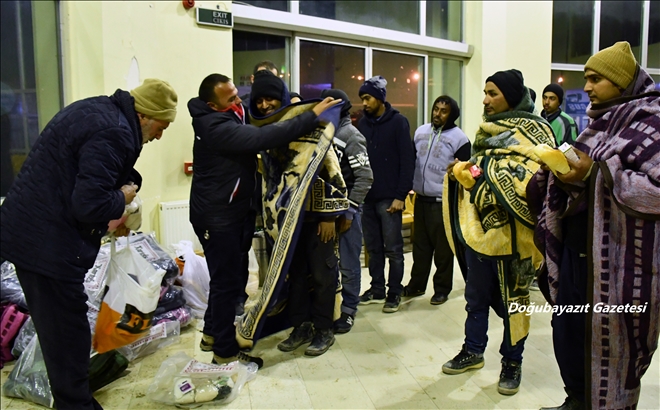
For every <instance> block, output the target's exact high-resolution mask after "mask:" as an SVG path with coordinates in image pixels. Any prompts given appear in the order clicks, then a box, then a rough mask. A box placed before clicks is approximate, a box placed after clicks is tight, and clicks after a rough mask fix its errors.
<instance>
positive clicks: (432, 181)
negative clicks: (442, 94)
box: [413, 98, 471, 202]
mask: <svg viewBox="0 0 660 410" xmlns="http://www.w3.org/2000/svg"><path fill="white" fill-rule="evenodd" d="M437 102H438V100H437V99H436V101H435V102H434V103H433V106H434V107H435V104H437ZM449 106H450V108H451V111H450V113H449V117H448V118H447V122H446V123H445V124H444V125H443V126H442V128H440V129H434V128H433V124H432V123H429V124H424V125H422V126H421V127H419V128H417V131H415V136H414V138H413V142H414V144H415V153H416V159H415V175H414V179H413V190H414V191H415V192H416V193H417V194H418V195H422V196H424V197H429V198H432V199H431V200H435V201H437V202H440V201H442V191H443V181H444V178H445V174H446V173H447V166H448V165H449V164H450V163H451V162H452V161H453V160H454V158H458V159H459V160H460V161H467V160H468V159H470V148H471V144H470V141H469V140H468V137H467V136H466V135H465V133H464V132H463V131H462V130H461V129H460V128H458V127H457V126H456V124H455V121H456V120H457V119H458V117H459V116H460V115H461V111H460V108H459V107H458V103H456V101H454V99H453V98H449ZM418 198H419V197H418Z"/></svg>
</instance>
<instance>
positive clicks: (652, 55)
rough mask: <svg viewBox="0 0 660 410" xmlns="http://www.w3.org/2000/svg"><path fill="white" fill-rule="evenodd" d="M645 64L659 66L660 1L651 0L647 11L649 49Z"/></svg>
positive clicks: (653, 66)
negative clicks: (648, 11)
mask: <svg viewBox="0 0 660 410" xmlns="http://www.w3.org/2000/svg"><path fill="white" fill-rule="evenodd" d="M646 66H647V67H652V68H660V1H652V2H651V10H650V13H649V51H648V54H647V64H646ZM656 83H657V81H656Z"/></svg>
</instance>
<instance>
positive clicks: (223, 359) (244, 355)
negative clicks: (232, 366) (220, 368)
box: [211, 352, 264, 369]
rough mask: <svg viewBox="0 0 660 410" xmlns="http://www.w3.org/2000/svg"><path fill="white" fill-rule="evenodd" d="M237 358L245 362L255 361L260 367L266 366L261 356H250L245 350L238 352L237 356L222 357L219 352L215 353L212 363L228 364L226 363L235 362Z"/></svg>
mask: <svg viewBox="0 0 660 410" xmlns="http://www.w3.org/2000/svg"><path fill="white" fill-rule="evenodd" d="M237 360H238V361H239V362H241V363H243V364H248V363H254V364H256V365H257V367H258V368H259V369H261V368H262V367H263V366H264V360H263V359H262V358H261V357H256V356H250V355H248V354H247V353H245V352H238V354H237V355H236V356H231V357H220V356H218V355H217V354H213V360H211V363H213V364H226V363H231V362H235V361H237Z"/></svg>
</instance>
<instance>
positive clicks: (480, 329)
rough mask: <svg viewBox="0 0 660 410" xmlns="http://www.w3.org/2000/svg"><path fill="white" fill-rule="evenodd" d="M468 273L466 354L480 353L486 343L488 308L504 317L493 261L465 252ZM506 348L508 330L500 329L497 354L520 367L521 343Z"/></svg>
mask: <svg viewBox="0 0 660 410" xmlns="http://www.w3.org/2000/svg"><path fill="white" fill-rule="evenodd" d="M465 259H466V262H467V267H468V273H467V281H466V283H465V300H466V302H467V304H466V306H465V310H466V311H467V313H468V315H467V319H466V320H465V345H466V346H467V350H468V351H469V352H470V353H483V352H485V351H486V344H487V343H488V313H489V310H490V308H491V307H492V308H493V310H494V311H495V313H497V316H499V317H501V318H503V317H504V315H506V314H507V310H506V308H505V307H504V302H503V301H502V296H501V293H500V280H499V277H498V274H497V261H494V260H490V259H481V258H480V257H478V256H477V254H476V253H474V252H473V251H472V250H471V249H469V248H466V249H465ZM526 339H527V337H525V338H524V339H522V340H520V341H519V342H518V344H516V345H515V346H513V347H509V344H510V343H509V329H508V326H506V322H505V326H504V336H503V338H502V343H501V344H500V354H501V355H502V357H504V358H505V359H507V360H515V361H517V362H519V363H522V353H523V350H524V348H525V340H526Z"/></svg>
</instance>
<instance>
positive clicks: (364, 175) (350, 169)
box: [335, 116, 374, 210]
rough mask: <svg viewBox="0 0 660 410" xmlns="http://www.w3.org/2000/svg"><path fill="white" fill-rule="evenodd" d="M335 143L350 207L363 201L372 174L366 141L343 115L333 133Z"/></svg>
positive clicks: (369, 185) (355, 206)
mask: <svg viewBox="0 0 660 410" xmlns="http://www.w3.org/2000/svg"><path fill="white" fill-rule="evenodd" d="M335 144H336V145H337V148H338V149H339V153H338V156H339V165H340V166H341V174H342V176H343V177H344V182H346V189H347V190H348V201H349V202H350V204H351V209H353V210H356V208H357V207H358V206H360V205H362V203H363V202H364V198H365V197H366V196H367V193H368V192H369V189H370V188H371V183H372V182H373V180H374V175H373V173H372V172H371V166H370V165H369V154H367V143H366V140H365V139H364V136H363V135H362V134H360V131H358V129H357V128H355V127H354V126H353V125H352V124H351V118H350V117H349V116H344V117H342V118H341V120H340V121H339V129H338V130H337V132H336V133H335Z"/></svg>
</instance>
